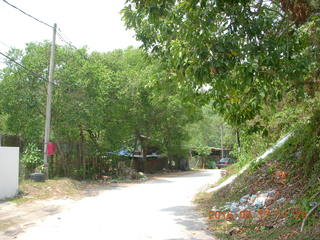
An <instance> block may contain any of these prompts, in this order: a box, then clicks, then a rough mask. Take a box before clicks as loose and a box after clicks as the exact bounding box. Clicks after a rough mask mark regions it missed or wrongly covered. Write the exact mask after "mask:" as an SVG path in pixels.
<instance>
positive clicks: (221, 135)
mask: <svg viewBox="0 0 320 240" xmlns="http://www.w3.org/2000/svg"><path fill="white" fill-rule="evenodd" d="M220 140H221V158H223V124H222V125H221V126H220Z"/></svg>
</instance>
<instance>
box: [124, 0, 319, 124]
mask: <svg viewBox="0 0 320 240" xmlns="http://www.w3.org/2000/svg"><path fill="white" fill-rule="evenodd" d="M122 12H123V18H124V20H125V22H126V25H127V27H128V28H132V29H134V30H135V31H136V36H137V38H138V39H139V40H141V41H142V42H143V47H144V48H145V49H146V50H147V51H148V52H150V53H152V54H153V55H154V56H155V57H157V58H161V59H162V62H163V63H164V64H166V65H167V70H168V71H169V72H170V73H171V77H172V78H173V79H176V80H179V81H180V82H182V83H184V84H188V85H189V86H190V87H191V88H193V89H194V91H195V92H196V93H197V94H201V93H202V95H205V97H207V99H208V100H210V101H211V102H212V104H213V106H214V108H215V109H216V110H218V111H219V112H220V113H221V114H223V116H224V117H225V119H226V120H227V121H228V122H229V123H232V124H234V125H241V124H242V123H244V122H245V121H246V120H248V119H253V118H254V117H255V116H256V115H257V114H259V113H260V112H261V109H262V106H263V104H266V103H267V104H271V105H273V104H274V103H275V102H276V101H278V100H279V99H281V98H282V97H283V95H285V93H286V92H287V91H295V92H296V94H297V95H299V94H300V96H302V95H303V87H304V86H305V85H306V84H308V85H309V86H308V89H311V88H313V90H314V84H318V82H319V79H318V75H319V69H320V68H319V62H320V61H319V46H320V44H319V39H320V27H319V26H320V16H319V12H320V7H319V1H316V0H310V1H304V0H281V1H278V0H274V1H269V0H235V1H230V0H178V1H173V0H170V1H163V0H149V1H141V0H129V1H127V4H126V6H125V8H124V9H123V11H122ZM204 88H205V89H207V90H206V91H203V89H204ZM309 93H310V92H309ZM311 94H312V91H311Z"/></svg>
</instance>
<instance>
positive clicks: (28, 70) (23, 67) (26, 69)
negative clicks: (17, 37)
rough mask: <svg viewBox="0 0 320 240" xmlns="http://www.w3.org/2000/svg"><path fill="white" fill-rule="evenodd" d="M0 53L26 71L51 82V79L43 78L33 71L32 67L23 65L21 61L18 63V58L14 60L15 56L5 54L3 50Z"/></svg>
mask: <svg viewBox="0 0 320 240" xmlns="http://www.w3.org/2000/svg"><path fill="white" fill-rule="evenodd" d="M0 55H2V56H4V57H5V58H7V59H8V60H9V61H11V62H13V63H15V64H16V65H18V66H19V67H21V68H22V69H24V70H25V71H27V72H29V73H30V74H32V75H33V76H34V77H36V78H40V79H42V80H44V81H46V82H49V80H47V79H45V78H43V77H42V76H40V75H38V74H36V73H34V72H33V71H31V70H30V69H28V68H26V67H25V66H23V65H22V64H21V63H18V62H17V61H16V60H14V59H13V58H11V57H9V56H8V55H6V54H4V53H2V52H0Z"/></svg>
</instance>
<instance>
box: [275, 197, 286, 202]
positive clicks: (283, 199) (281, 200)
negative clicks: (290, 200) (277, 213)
mask: <svg viewBox="0 0 320 240" xmlns="http://www.w3.org/2000/svg"><path fill="white" fill-rule="evenodd" d="M285 200H286V198H284V197H282V198H279V199H278V200H277V201H276V203H278V204H280V203H283V202H284V201H285Z"/></svg>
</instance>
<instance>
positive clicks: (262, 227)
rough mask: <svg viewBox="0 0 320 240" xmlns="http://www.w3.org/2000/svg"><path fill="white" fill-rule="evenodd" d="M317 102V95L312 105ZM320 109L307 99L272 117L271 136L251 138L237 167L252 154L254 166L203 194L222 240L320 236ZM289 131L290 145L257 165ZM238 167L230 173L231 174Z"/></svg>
mask: <svg viewBox="0 0 320 240" xmlns="http://www.w3.org/2000/svg"><path fill="white" fill-rule="evenodd" d="M316 100H317V97H316V98H315V99H313V100H312V101H316ZM317 105H318V104H317V103H316V102H313V103H312V105H310V102H308V101H305V102H304V103H300V104H293V105H288V104H287V105H285V107H284V108H283V109H282V111H277V113H275V114H273V115H269V116H271V117H270V118H269V121H268V123H269V125H268V130H269V131H268V132H269V136H268V137H262V136H260V135H259V134H256V135H252V136H251V140H252V142H251V143H253V142H255V144H251V148H248V147H247V148H245V149H244V150H246V151H244V152H245V153H242V155H241V156H240V159H241V160H240V162H238V164H237V167H238V169H240V168H241V166H243V165H244V163H245V162H248V160H247V159H246V158H248V157H249V156H251V164H250V167H249V168H248V169H247V170H246V171H245V172H243V173H242V174H241V175H240V176H239V177H238V178H237V179H236V180H235V181H234V182H233V183H232V184H229V185H227V186H225V187H223V188H221V189H220V190H218V191H216V192H212V193H201V194H199V195H198V198H197V203H198V204H199V209H200V210H201V211H202V213H203V214H204V215H205V216H206V217H208V218H209V229H210V230H212V231H213V232H214V234H215V235H216V236H218V237H221V238H222V239H308V240H310V239H319V238H320V208H319V207H318V206H319V205H318V204H319V203H320V160H319V150H320V148H319V140H320V131H319V126H320V112H319V110H317V109H318V106H317ZM305 109H308V110H309V111H305ZM289 112H291V114H290V115H288V113H289ZM265 123H266V122H265ZM285 131H287V132H291V133H292V136H291V137H290V138H289V139H288V141H286V142H285V143H284V144H283V145H282V146H281V147H279V148H278V149H276V150H275V151H274V152H273V153H272V154H270V155H269V156H268V157H266V158H265V159H263V160H261V161H259V162H256V161H254V159H255V158H254V157H253V156H254V155H258V154H260V153H261V151H260V150H261V149H262V148H263V147H265V146H268V145H270V142H271V139H275V137H277V136H279V135H283V132H285ZM248 143H249V142H248ZM248 146H250V145H249V144H248ZM234 168H235V166H232V167H229V168H227V169H226V170H227V172H229V174H231V173H232V172H234ZM304 219H305V220H304ZM303 222H304V223H303Z"/></svg>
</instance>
